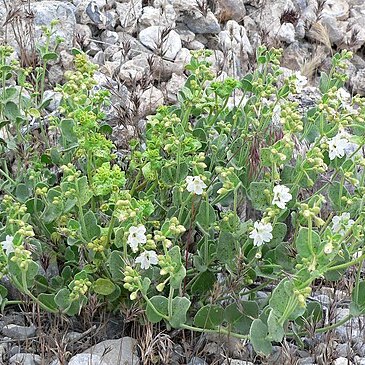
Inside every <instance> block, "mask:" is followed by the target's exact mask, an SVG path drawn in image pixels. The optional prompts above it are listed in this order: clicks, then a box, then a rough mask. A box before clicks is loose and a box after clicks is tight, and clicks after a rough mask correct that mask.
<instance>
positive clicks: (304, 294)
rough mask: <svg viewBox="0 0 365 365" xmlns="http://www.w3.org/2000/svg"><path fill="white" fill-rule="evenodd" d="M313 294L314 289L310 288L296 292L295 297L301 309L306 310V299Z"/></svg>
mask: <svg viewBox="0 0 365 365" xmlns="http://www.w3.org/2000/svg"><path fill="white" fill-rule="evenodd" d="M311 292H312V289H311V288H310V287H309V286H307V287H306V288H304V289H301V290H297V289H296V290H294V295H295V296H296V298H297V300H298V302H299V306H300V307H302V308H305V306H306V299H307V298H308V297H309V296H310V294H311Z"/></svg>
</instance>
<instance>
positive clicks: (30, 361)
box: [9, 353, 42, 365]
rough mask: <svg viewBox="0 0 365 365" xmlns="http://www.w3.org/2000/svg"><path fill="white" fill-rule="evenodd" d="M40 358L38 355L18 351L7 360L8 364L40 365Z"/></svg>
mask: <svg viewBox="0 0 365 365" xmlns="http://www.w3.org/2000/svg"><path fill="white" fill-rule="evenodd" d="M41 363H42V358H41V357H40V356H39V355H33V354H26V353H20V354H15V355H14V356H12V357H11V358H10V360H9V365H19V364H21V365H41Z"/></svg>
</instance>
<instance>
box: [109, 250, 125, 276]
mask: <svg viewBox="0 0 365 365" xmlns="http://www.w3.org/2000/svg"><path fill="white" fill-rule="evenodd" d="M124 266H125V263H124V259H123V254H122V253H121V252H120V251H116V250H115V251H112V253H111V254H110V256H109V270H110V273H111V275H112V279H113V280H114V281H116V282H122V280H123V279H124V274H123V270H124Z"/></svg>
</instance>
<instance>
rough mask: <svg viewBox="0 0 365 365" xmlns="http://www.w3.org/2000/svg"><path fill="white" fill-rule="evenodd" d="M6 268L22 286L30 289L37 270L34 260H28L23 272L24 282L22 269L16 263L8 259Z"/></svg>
mask: <svg viewBox="0 0 365 365" xmlns="http://www.w3.org/2000/svg"><path fill="white" fill-rule="evenodd" d="M8 269H9V273H10V274H11V275H12V276H14V277H15V279H16V280H17V282H18V283H19V284H20V285H21V286H22V287H23V288H24V285H23V284H25V285H26V287H27V288H28V289H30V288H31V287H32V286H33V284H34V278H35V277H36V275H37V274H38V272H39V265H38V264H37V263H36V262H34V261H29V262H28V268H27V271H26V272H25V283H23V272H24V271H23V270H22V269H21V268H20V267H19V266H18V264H17V263H16V262H14V261H11V260H9V261H8Z"/></svg>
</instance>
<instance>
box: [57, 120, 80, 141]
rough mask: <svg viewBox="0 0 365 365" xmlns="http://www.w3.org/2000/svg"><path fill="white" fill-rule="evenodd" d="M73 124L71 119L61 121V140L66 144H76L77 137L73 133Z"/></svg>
mask: <svg viewBox="0 0 365 365" xmlns="http://www.w3.org/2000/svg"><path fill="white" fill-rule="evenodd" d="M74 127H75V122H74V121H73V120H72V119H62V120H61V123H60V129H61V133H62V136H63V138H65V139H66V141H68V142H77V136H76V133H75V131H74Z"/></svg>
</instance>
